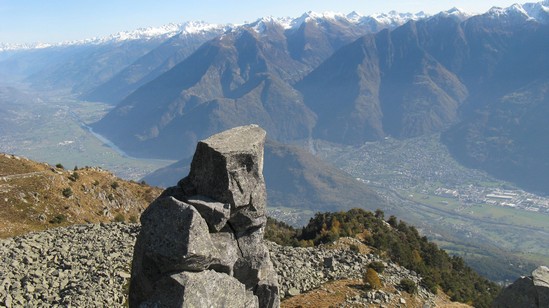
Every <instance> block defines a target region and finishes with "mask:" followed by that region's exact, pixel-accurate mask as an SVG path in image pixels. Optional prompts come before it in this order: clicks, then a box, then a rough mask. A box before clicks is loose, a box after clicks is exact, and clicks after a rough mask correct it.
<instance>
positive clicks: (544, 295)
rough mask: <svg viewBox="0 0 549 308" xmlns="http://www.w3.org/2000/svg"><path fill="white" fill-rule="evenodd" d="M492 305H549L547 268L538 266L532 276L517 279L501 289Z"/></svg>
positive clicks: (497, 307)
mask: <svg viewBox="0 0 549 308" xmlns="http://www.w3.org/2000/svg"><path fill="white" fill-rule="evenodd" d="M493 307H495V308H514V307H525V308H526V307H528V308H529V307H532V308H538V307H539V308H541V307H549V268H547V267H546V266H540V267H538V268H537V269H536V270H534V271H533V272H532V276H529V277H521V278H519V279H517V280H516V281H515V282H513V283H512V284H511V285H509V286H508V287H506V288H505V289H503V290H502V292H501V293H500V294H499V295H498V297H497V298H496V299H495V300H494V303H493Z"/></svg>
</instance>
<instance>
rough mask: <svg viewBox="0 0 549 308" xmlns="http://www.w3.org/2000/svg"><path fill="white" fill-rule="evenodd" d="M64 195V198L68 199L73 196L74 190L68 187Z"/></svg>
mask: <svg viewBox="0 0 549 308" xmlns="http://www.w3.org/2000/svg"><path fill="white" fill-rule="evenodd" d="M62 193H63V197H65V198H68V197H70V196H72V189H71V188H70V187H67V188H65V189H63V191H62Z"/></svg>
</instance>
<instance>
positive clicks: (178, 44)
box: [82, 26, 225, 104]
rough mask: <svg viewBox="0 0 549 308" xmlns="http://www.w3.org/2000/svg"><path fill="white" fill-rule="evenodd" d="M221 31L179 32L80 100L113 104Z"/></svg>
mask: <svg viewBox="0 0 549 308" xmlns="http://www.w3.org/2000/svg"><path fill="white" fill-rule="evenodd" d="M224 31H225V28H224V27H221V26H217V27H212V28H208V29H205V30H203V31H198V32H194V33H187V32H182V33H179V34H177V35H175V36H173V37H172V38H170V39H168V40H167V41H166V42H164V43H162V44H160V46H158V47H156V48H155V49H153V50H151V51H150V52H148V53H147V54H145V55H144V56H142V57H140V58H138V59H137V60H135V62H133V63H132V64H130V65H129V66H127V67H126V68H124V69H123V70H122V71H120V72H119V73H118V74H116V75H114V76H113V77H112V78H110V79H108V80H107V81H106V82H105V83H103V84H101V85H99V86H98V87H95V88H93V89H92V90H91V91H90V92H88V93H86V94H84V95H83V96H82V98H83V99H85V100H89V101H101V102H107V103H112V104H116V103H118V102H119V101H121V100H122V99H123V98H125V97H126V96H127V95H128V94H130V93H132V92H133V91H135V90H137V88H139V87H140V86H142V85H144V84H145V83H147V82H149V81H151V80H153V79H155V78H156V77H158V76H160V75H161V74H162V73H165V72H166V71H168V70H169V69H171V68H172V67H174V66H175V65H176V64H177V63H179V62H181V61H182V60H184V59H185V58H187V57H188V56H189V55H190V54H191V53H193V52H194V51H196V49H198V47H200V45H202V44H203V43H205V42H206V41H208V40H210V39H213V38H214V37H216V36H218V35H220V34H222V33H223V32H224Z"/></svg>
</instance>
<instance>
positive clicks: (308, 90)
mask: <svg viewBox="0 0 549 308" xmlns="http://www.w3.org/2000/svg"><path fill="white" fill-rule="evenodd" d="M447 22H452V23H455V21H454V20H453V19H448V21H447ZM436 29H437V26H436V24H433V25H426V24H425V22H417V23H416V22H413V21H410V22H408V23H407V24H405V25H403V26H401V27H399V28H397V29H395V30H394V31H387V30H385V31H381V32H379V33H378V34H376V35H367V36H364V37H362V38H360V39H359V40H357V41H355V42H353V43H352V44H350V45H348V46H346V47H344V48H342V49H341V50H339V51H338V52H336V53H335V54H334V55H333V56H332V57H330V58H329V59H328V60H327V61H325V62H324V63H323V64H322V65H321V66H319V67H318V68H317V69H316V70H314V71H313V72H312V73H310V74H309V75H308V76H306V77H305V78H304V79H303V80H302V81H300V82H299V83H298V84H297V85H296V88H297V89H299V90H300V91H301V92H302V93H303V95H304V99H305V104H306V105H307V106H308V107H310V108H311V110H313V112H315V114H317V115H318V124H317V125H316V127H315V128H314V136H315V137H317V138H321V139H326V140H330V141H334V142H343V143H347V144H358V143H361V142H364V141H371V140H378V139H379V138H382V137H384V136H386V135H388V134H390V135H393V136H397V137H411V136H418V135H421V134H425V133H430V132H435V131H440V130H442V129H444V128H446V127H448V125H450V124H452V123H455V122H456V121H457V120H458V116H457V110H458V107H459V106H460V104H461V103H462V102H463V101H464V100H465V98H466V97H467V89H466V87H465V86H464V85H463V84H462V83H461V82H460V80H459V78H458V77H457V76H456V75H455V74H453V73H452V72H451V71H449V70H448V69H447V68H445V67H444V65H442V64H441V63H440V62H439V61H437V60H436V58H435V57H434V56H432V55H431V54H430V53H429V52H428V50H426V48H425V46H423V45H422V44H421V40H420V39H423V37H424V36H425V35H426V34H425V32H427V33H429V32H431V31H436ZM419 30H422V31H423V33H421V34H420V33H419Z"/></svg>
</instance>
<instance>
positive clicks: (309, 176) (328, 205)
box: [143, 141, 386, 211]
mask: <svg viewBox="0 0 549 308" xmlns="http://www.w3.org/2000/svg"><path fill="white" fill-rule="evenodd" d="M190 163H191V158H190V157H189V158H187V159H183V160H180V161H178V162H176V163H174V164H172V165H170V166H168V167H165V168H162V169H159V170H157V171H155V172H153V173H151V174H149V175H147V176H146V177H145V178H144V179H143V180H145V181H146V182H147V183H149V184H151V185H158V186H163V187H169V186H173V185H175V184H176V183H177V182H178V181H179V180H180V179H182V178H183V177H185V176H186V175H187V174H188V173H189V166H190ZM263 174H264V177H265V183H266V186H267V198H268V204H269V207H273V206H274V207H277V206H282V207H290V208H299V209H302V210H307V209H309V210H314V211H334V210H338V211H339V210H346V209H350V208H354V207H364V208H367V209H370V210H375V209H377V208H383V207H386V205H385V203H384V202H385V201H383V200H382V199H381V198H380V197H379V196H378V195H377V194H376V193H374V192H373V191H372V190H371V189H370V188H368V187H367V186H366V184H364V183H362V182H359V181H357V180H356V179H354V178H353V177H351V176H350V175H348V174H347V173H345V172H343V171H341V170H339V169H337V168H335V167H333V166H331V165H330V164H328V163H326V162H324V161H322V160H320V159H319V158H317V157H316V156H314V155H312V154H310V153H308V152H307V151H305V150H303V149H301V148H298V147H296V146H290V145H285V144H281V143H277V142H274V141H268V142H267V143H266V144H265V161H264V169H263Z"/></svg>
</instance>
